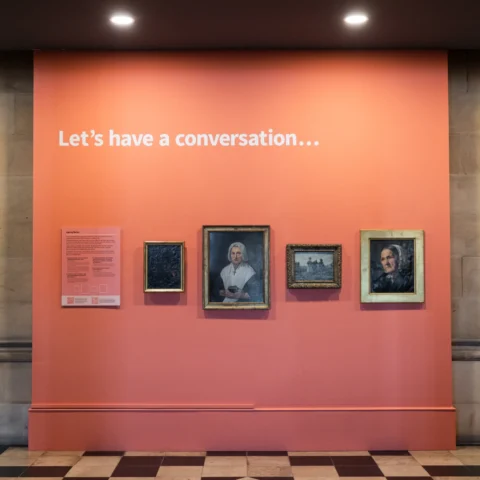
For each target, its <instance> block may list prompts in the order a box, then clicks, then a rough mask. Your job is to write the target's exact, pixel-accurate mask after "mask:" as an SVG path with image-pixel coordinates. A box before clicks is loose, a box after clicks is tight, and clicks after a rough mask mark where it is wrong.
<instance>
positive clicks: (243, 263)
mask: <svg viewBox="0 0 480 480" xmlns="http://www.w3.org/2000/svg"><path fill="white" fill-rule="evenodd" d="M203 308H204V309H206V310H222V309H229V310H234V309H242V310H258V309H268V308H270V227H269V226H204V227H203Z"/></svg>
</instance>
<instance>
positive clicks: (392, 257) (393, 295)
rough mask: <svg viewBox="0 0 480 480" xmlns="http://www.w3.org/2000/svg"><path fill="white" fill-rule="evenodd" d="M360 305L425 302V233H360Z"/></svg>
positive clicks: (366, 231) (404, 231)
mask: <svg viewBox="0 0 480 480" xmlns="http://www.w3.org/2000/svg"><path fill="white" fill-rule="evenodd" d="M360 255H361V273H360V276H361V278H360V285H361V287H360V288H361V292H360V293H361V302H362V303H422V302H424V301H425V285H424V283H425V278H424V277H425V273H424V233H423V230H362V231H361V232H360Z"/></svg>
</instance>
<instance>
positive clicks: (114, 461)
mask: <svg viewBox="0 0 480 480" xmlns="http://www.w3.org/2000/svg"><path fill="white" fill-rule="evenodd" d="M121 458H122V457H117V456H115V457H110V456H106V457H95V456H92V457H81V458H80V460H79V461H78V463H77V464H76V465H75V467H96V466H99V467H116V466H117V465H118V462H119V461H120V459H121ZM100 476H101V475H100Z"/></svg>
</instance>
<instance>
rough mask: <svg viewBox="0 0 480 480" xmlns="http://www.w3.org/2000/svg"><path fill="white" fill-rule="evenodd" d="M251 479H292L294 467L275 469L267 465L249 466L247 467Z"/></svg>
mask: <svg viewBox="0 0 480 480" xmlns="http://www.w3.org/2000/svg"><path fill="white" fill-rule="evenodd" d="M247 475H248V476H249V477H291V476H292V475H293V474H292V467H285V466H283V467H274V466H266V465H256V466H253V465H249V466H248V467H247Z"/></svg>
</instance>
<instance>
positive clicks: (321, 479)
mask: <svg viewBox="0 0 480 480" xmlns="http://www.w3.org/2000/svg"><path fill="white" fill-rule="evenodd" d="M293 478H294V479H295V480H297V479H298V480H332V478H334V477H318V476H316V477H302V476H297V477H295V476H294V477H293ZM337 478H339V477H337ZM344 478H347V477H342V480H343V479H344ZM369 478H372V477H356V478H355V479H354V480H368V479H369ZM373 478H375V480H379V479H380V478H381V479H382V480H385V478H384V477H378V478H377V477H373ZM2 480H3V479H2Z"/></svg>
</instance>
